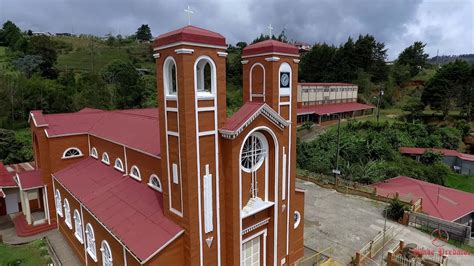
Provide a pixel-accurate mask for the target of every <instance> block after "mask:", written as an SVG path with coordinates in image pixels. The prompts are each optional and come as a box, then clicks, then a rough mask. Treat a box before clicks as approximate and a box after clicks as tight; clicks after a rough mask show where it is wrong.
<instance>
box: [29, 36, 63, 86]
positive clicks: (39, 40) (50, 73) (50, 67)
mask: <svg viewBox="0 0 474 266" xmlns="http://www.w3.org/2000/svg"><path fill="white" fill-rule="evenodd" d="M55 47H56V43H55V42H54V41H53V40H51V38H49V37H48V36H44V35H39V36H33V37H31V38H30V40H29V42H28V49H27V53H28V54H30V55H37V56H40V57H41V60H42V61H43V62H42V63H40V65H39V68H40V70H41V75H42V76H44V77H48V78H56V77H57V71H56V69H54V64H56V61H57V59H58V54H57V51H56V49H55Z"/></svg>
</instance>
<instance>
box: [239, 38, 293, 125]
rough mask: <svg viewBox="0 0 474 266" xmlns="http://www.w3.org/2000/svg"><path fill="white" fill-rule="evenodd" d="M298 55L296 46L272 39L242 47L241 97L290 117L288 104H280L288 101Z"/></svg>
mask: <svg viewBox="0 0 474 266" xmlns="http://www.w3.org/2000/svg"><path fill="white" fill-rule="evenodd" d="M298 57H299V54H298V48H296V46H294V45H291V44H287V43H283V42H279V41H276V40H266V41H262V42H258V43H255V44H251V45H249V46H247V47H245V48H244V50H243V52H242V64H243V82H244V84H243V90H244V91H243V95H244V101H257V102H265V103H266V104H268V105H269V106H270V107H272V108H273V109H274V110H275V111H277V112H279V113H280V115H282V116H283V117H285V118H286V119H287V120H290V118H289V116H290V112H289V109H288V107H283V108H282V106H289V105H290V101H292V100H293V99H292V97H291V94H292V91H293V90H295V91H296V87H297V76H298V73H297V70H298V66H297V63H298V62H299V59H298ZM294 100H295V101H296V98H295V99H294ZM282 109H284V110H282Z"/></svg>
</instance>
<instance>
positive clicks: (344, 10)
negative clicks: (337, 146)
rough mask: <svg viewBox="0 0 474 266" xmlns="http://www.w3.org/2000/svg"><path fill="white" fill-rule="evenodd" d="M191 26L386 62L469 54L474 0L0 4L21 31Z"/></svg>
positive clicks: (5, 0)
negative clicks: (350, 46)
mask: <svg viewBox="0 0 474 266" xmlns="http://www.w3.org/2000/svg"><path fill="white" fill-rule="evenodd" d="M188 4H189V5H190V6H191V9H192V10H194V15H193V16H192V18H191V23H192V24H193V25H195V26H200V27H204V28H207V29H210V30H214V31H217V32H219V33H221V34H223V35H224V36H225V37H226V38H227V42H228V43H236V42H237V41H240V40H243V41H247V42H249V41H251V40H252V39H254V38H255V37H256V36H258V35H260V34H261V33H268V31H269V30H268V29H267V27H268V25H269V24H270V23H271V24H272V25H273V27H274V30H273V31H274V32H276V33H279V32H280V31H281V30H282V29H285V30H286V32H287V35H288V37H289V38H290V39H293V40H298V41H305V42H309V43H315V42H326V43H331V44H336V45H339V44H340V43H342V42H344V41H345V40H346V39H347V37H348V36H355V37H357V36H358V35H359V34H366V33H369V34H372V35H374V36H375V38H376V39H377V40H379V41H382V42H384V43H385V44H386V47H387V48H388V49H389V51H388V54H389V59H393V58H395V57H397V56H398V53H399V52H400V51H401V50H403V48H405V47H407V46H408V45H410V44H412V43H413V42H414V41H418V40H420V41H423V42H425V43H427V48H426V50H427V52H428V53H429V54H430V56H435V55H436V52H437V50H438V49H439V53H440V54H465V53H474V0H240V1H230V0H201V1H196V0H189V1H174V0H166V1H165V0H0V23H3V22H4V21H6V20H12V21H14V22H15V23H16V24H17V25H19V26H20V27H21V28H22V29H23V30H26V29H32V30H33V31H50V32H74V33H77V34H78V33H90V34H97V35H105V34H107V33H112V34H122V35H128V34H132V33H134V31H135V30H136V29H137V28H138V26H139V25H141V24H149V25H150V27H151V29H152V32H153V35H159V34H161V33H164V32H167V31H170V30H173V29H176V28H178V27H181V26H184V25H186V24H187V16H186V14H185V12H184V11H183V10H184V9H185V8H186V6H187V5H188Z"/></svg>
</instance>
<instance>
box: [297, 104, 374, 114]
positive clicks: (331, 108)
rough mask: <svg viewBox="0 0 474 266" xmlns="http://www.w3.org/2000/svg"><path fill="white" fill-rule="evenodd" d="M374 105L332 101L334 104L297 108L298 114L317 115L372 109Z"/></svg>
mask: <svg viewBox="0 0 474 266" xmlns="http://www.w3.org/2000/svg"><path fill="white" fill-rule="evenodd" d="M373 108H375V106H373V105H369V104H362V103H334V104H317V105H307V106H302V107H300V108H298V109H297V114H298V115H305V114H317V115H326V114H337V113H343V112H351V111H360V110H367V109H373Z"/></svg>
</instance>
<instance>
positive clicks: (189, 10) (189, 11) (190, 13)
mask: <svg viewBox="0 0 474 266" xmlns="http://www.w3.org/2000/svg"><path fill="white" fill-rule="evenodd" d="M184 12H186V14H187V15H188V25H191V15H193V14H194V11H192V10H191V7H189V5H188V8H186V9H185V10H184Z"/></svg>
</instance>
